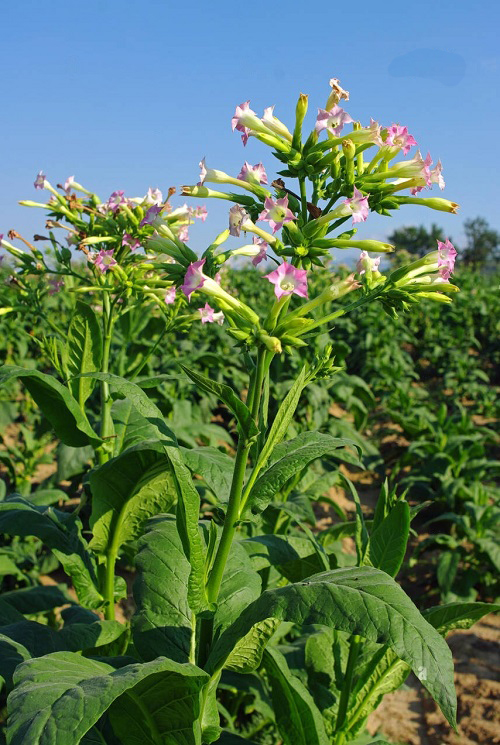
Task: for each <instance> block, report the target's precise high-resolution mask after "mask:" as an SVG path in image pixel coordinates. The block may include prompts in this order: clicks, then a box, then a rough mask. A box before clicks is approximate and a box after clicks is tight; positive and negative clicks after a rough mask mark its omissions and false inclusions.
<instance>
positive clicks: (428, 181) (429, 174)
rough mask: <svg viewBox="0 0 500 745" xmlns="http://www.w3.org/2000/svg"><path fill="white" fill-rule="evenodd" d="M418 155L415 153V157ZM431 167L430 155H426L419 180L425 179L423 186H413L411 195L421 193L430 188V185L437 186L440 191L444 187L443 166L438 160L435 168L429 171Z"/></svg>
mask: <svg viewBox="0 0 500 745" xmlns="http://www.w3.org/2000/svg"><path fill="white" fill-rule="evenodd" d="M419 155H420V153H417V156H419ZM431 165H432V158H431V154H430V153H427V155H426V156H425V160H424V161H423V162H422V170H421V172H420V176H421V178H423V179H425V185H424V184H422V185H421V186H415V187H414V188H413V189H410V192H411V193H412V194H414V195H415V194H418V192H419V191H423V189H425V188H430V187H431V186H432V184H438V185H439V188H440V189H441V190H443V189H444V187H445V185H446V184H445V180H444V178H443V173H442V171H443V166H442V163H441V161H440V160H438V162H437V163H436V165H435V167H434V168H433V169H432V170H431Z"/></svg>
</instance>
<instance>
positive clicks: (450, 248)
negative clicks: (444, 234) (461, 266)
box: [437, 238, 457, 282]
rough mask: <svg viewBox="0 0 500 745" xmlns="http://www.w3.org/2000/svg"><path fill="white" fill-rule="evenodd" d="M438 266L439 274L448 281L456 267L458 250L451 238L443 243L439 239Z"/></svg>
mask: <svg viewBox="0 0 500 745" xmlns="http://www.w3.org/2000/svg"><path fill="white" fill-rule="evenodd" d="M437 244H438V261H437V264H438V268H439V276H440V277H441V278H442V279H444V280H445V282H447V281H448V280H449V278H450V277H451V274H452V272H453V269H454V268H455V259H456V256H457V251H456V249H455V246H454V245H453V243H452V242H451V241H450V239H449V238H447V239H446V241H445V242H444V243H443V242H442V241H438V242H437Z"/></svg>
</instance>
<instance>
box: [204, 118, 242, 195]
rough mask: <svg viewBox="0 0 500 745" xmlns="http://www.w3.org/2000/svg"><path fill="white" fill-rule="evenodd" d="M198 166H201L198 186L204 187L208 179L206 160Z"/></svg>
mask: <svg viewBox="0 0 500 745" xmlns="http://www.w3.org/2000/svg"><path fill="white" fill-rule="evenodd" d="M233 129H234V127H233ZM198 165H199V166H200V180H199V181H198V183H197V186H203V184H204V183H205V179H206V177H207V167H206V164H205V158H202V159H201V160H200V162H199V163H198Z"/></svg>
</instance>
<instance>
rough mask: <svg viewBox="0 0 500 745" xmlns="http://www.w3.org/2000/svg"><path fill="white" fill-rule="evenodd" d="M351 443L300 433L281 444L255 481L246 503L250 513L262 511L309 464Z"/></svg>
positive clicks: (314, 433)
mask: <svg viewBox="0 0 500 745" xmlns="http://www.w3.org/2000/svg"><path fill="white" fill-rule="evenodd" d="M352 444H353V443H352V442H351V441H350V440H346V439H343V438H342V439H341V438H338V437H332V436H331V435H323V434H321V433H320V432H303V433H302V434H300V435H299V436H298V437H295V438H294V439H293V440H288V441H287V442H283V443H281V444H280V445H278V446H277V447H276V448H275V449H274V451H273V453H272V458H273V461H274V462H273V464H272V465H271V467H270V468H268V469H267V471H265V473H263V474H262V475H261V476H260V478H259V479H257V481H256V482H255V485H254V487H253V489H252V491H251V492H250V496H249V497H248V504H249V505H250V507H251V508H252V510H253V511H259V512H260V511H262V510H264V509H265V508H266V507H267V505H268V504H269V502H270V501H271V500H272V499H273V497H274V496H275V495H276V494H277V493H278V492H279V491H280V490H281V489H282V488H283V486H284V485H285V484H286V483H287V481H289V480H290V479H291V478H292V476H294V475H295V474H296V473H298V472H299V471H301V470H302V469H303V468H305V467H306V466H307V465H309V463H311V462H312V461H313V460H316V458H321V457H322V456H324V455H327V454H332V453H334V452H335V451H336V450H338V449H339V448H343V447H346V446H349V445H352Z"/></svg>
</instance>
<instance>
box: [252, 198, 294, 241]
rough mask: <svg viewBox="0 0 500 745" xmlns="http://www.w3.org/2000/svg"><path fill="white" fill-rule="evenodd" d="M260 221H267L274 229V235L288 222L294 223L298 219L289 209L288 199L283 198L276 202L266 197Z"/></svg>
mask: <svg viewBox="0 0 500 745" xmlns="http://www.w3.org/2000/svg"><path fill="white" fill-rule="evenodd" d="M258 219H259V220H266V221H267V222H268V223H269V225H270V226H271V228H272V229H273V233H276V231H277V230H279V229H280V228H282V227H283V225H285V224H286V223H287V222H292V220H296V219H297V218H296V217H295V215H294V214H293V212H292V210H291V209H290V208H289V207H288V197H282V198H281V199H277V200H276V201H274V199H272V198H271V197H266V199H265V202H264V209H263V210H262V212H261V213H260V215H259V218H258Z"/></svg>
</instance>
